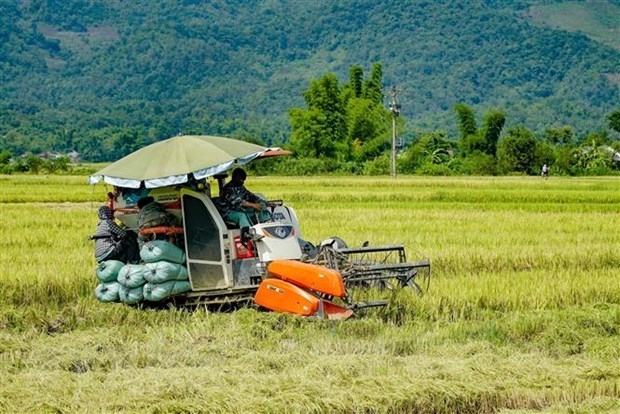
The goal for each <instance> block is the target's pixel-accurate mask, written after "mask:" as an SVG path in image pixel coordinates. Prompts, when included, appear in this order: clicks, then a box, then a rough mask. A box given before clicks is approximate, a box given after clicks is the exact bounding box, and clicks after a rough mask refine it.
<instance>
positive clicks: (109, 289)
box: [95, 282, 120, 303]
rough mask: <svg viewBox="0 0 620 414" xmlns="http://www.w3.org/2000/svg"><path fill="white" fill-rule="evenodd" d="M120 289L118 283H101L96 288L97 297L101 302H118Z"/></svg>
mask: <svg viewBox="0 0 620 414" xmlns="http://www.w3.org/2000/svg"><path fill="white" fill-rule="evenodd" d="M119 288H120V285H119V284H118V283H117V282H107V283H99V284H98V285H97V287H96V288H95V297H96V298H97V300H99V302H104V303H110V302H118V301H119V296H118V290H119Z"/></svg>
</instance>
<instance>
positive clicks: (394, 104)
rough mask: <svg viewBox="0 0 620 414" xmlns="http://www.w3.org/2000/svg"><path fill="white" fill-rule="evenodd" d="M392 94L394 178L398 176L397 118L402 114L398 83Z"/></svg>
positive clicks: (392, 159) (391, 168)
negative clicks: (397, 98)
mask: <svg viewBox="0 0 620 414" xmlns="http://www.w3.org/2000/svg"><path fill="white" fill-rule="evenodd" d="M390 95H391V97H392V99H391V101H390V111H391V112H392V157H391V160H390V161H391V162H390V175H391V176H392V178H396V118H397V117H398V115H400V104H399V103H398V101H397V100H396V95H398V90H397V89H396V85H394V86H392V89H391V90H390Z"/></svg>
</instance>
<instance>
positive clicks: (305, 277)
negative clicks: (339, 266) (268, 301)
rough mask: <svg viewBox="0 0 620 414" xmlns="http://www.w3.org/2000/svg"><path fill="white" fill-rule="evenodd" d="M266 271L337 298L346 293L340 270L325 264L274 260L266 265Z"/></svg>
mask: <svg viewBox="0 0 620 414" xmlns="http://www.w3.org/2000/svg"><path fill="white" fill-rule="evenodd" d="M267 272H269V274H270V275H272V276H274V277H277V278H278V279H282V280H286V281H288V282H290V283H293V284H295V285H297V286H301V287H303V288H306V289H312V290H314V291H316V292H321V293H325V294H327V295H332V296H336V297H338V298H342V297H344V296H345V295H346V289H345V287H344V282H343V281H342V275H341V274H340V272H338V271H337V270H334V269H329V268H327V267H325V266H319V265H314V264H310V263H302V262H298V261H295V260H274V261H273V262H271V263H270V264H269V266H267Z"/></svg>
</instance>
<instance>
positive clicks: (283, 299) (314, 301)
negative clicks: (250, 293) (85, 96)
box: [254, 279, 320, 316]
mask: <svg viewBox="0 0 620 414" xmlns="http://www.w3.org/2000/svg"><path fill="white" fill-rule="evenodd" d="M319 301H320V300H319V298H317V297H316V296H314V295H313V294H311V293H310V292H306V291H305V290H303V289H301V288H300V287H298V286H295V285H292V284H290V283H288V282H285V281H284V280H280V279H265V280H263V282H262V283H261V284H260V286H259V287H258V290H257V291H256V295H255V296H254V302H256V304H257V305H259V306H262V307H263V308H266V309H270V310H272V311H276V312H286V313H293V314H295V315H303V316H311V315H315V314H316V311H317V309H318V308H319Z"/></svg>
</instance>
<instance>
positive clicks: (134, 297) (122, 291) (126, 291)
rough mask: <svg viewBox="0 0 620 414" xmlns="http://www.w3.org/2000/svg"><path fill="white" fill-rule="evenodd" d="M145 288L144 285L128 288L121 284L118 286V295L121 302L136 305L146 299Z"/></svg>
mask: <svg viewBox="0 0 620 414" xmlns="http://www.w3.org/2000/svg"><path fill="white" fill-rule="evenodd" d="M143 290H144V288H143V286H142V285H140V286H138V287H135V288H128V287H126V286H123V285H121V286H120V287H119V288H118V297H119V299H120V300H121V302H123V303H126V304H128V305H135V304H136V303H138V302H140V301H142V300H143V299H144V291H143Z"/></svg>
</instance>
